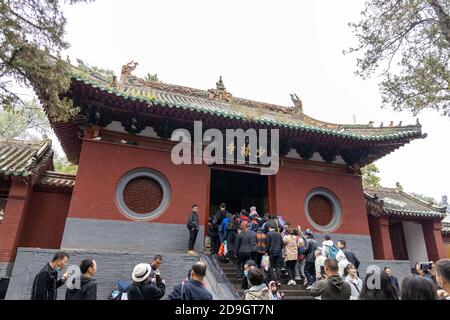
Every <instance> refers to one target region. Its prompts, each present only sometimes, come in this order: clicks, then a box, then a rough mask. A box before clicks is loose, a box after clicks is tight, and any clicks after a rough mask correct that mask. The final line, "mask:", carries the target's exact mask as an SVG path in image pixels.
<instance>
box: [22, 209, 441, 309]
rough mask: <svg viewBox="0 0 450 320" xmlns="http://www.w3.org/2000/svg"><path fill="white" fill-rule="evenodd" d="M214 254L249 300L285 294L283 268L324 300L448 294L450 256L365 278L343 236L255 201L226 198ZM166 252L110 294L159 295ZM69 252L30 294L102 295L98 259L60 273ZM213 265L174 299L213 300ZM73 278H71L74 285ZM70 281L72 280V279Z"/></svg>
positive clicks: (213, 222) (193, 226)
mask: <svg viewBox="0 0 450 320" xmlns="http://www.w3.org/2000/svg"><path fill="white" fill-rule="evenodd" d="M197 211H198V207H197V206H196V205H194V206H192V213H191V215H190V217H189V221H188V224H187V227H188V229H189V233H190V240H189V253H190V254H191V253H192V252H193V248H194V245H195V239H196V236H197V233H198V226H199V224H198V215H197ZM208 227H209V236H210V238H211V250H212V254H213V255H216V257H217V258H218V259H222V260H224V261H234V262H235V263H236V266H237V267H236V278H237V279H241V280H242V284H241V286H242V289H244V290H245V291H244V294H243V297H242V298H243V299H245V300H281V299H283V297H284V296H283V293H282V292H280V286H281V285H282V283H281V280H282V273H283V272H287V275H288V279H289V280H288V282H287V285H294V286H295V285H297V284H302V285H303V286H305V287H306V289H307V290H308V291H309V293H310V295H311V296H313V297H318V298H320V299H322V300H398V299H401V300H436V299H448V300H450V297H449V293H450V259H442V260H439V261H438V262H436V263H433V262H429V263H418V264H417V265H416V268H415V269H414V274H411V275H409V276H406V277H405V278H404V279H403V281H402V283H401V286H400V285H399V281H398V280H397V278H396V277H395V275H394V274H393V271H392V269H391V268H390V267H385V268H384V269H380V268H373V269H372V271H368V272H367V273H366V275H365V279H364V280H363V279H360V277H359V271H358V268H359V266H360V261H359V260H358V258H357V256H356V255H355V253H354V252H352V251H351V250H350V249H349V248H347V244H346V242H345V240H342V239H341V240H338V241H337V242H336V243H335V242H334V241H333V239H332V238H331V236H330V235H325V239H324V241H323V242H322V243H321V244H320V245H319V242H318V241H317V240H316V239H315V237H314V233H313V231H312V230H310V229H307V230H305V231H303V230H302V228H301V227H300V226H297V227H296V228H294V227H292V226H291V225H290V224H289V222H285V221H284V220H283V219H282V218H281V217H277V216H274V215H270V214H265V215H264V216H262V217H261V216H260V215H259V214H258V213H257V211H256V208H255V207H251V208H250V210H249V212H247V211H245V210H242V211H241V212H240V213H237V214H234V215H232V214H230V213H228V212H227V211H226V205H225V203H222V204H221V205H220V210H219V211H218V212H217V213H216V214H215V215H214V217H212V218H211V219H210V221H209V226H208ZM162 259H163V258H162V256H161V255H156V256H154V257H153V259H152V261H150V263H139V264H137V265H136V266H135V267H134V269H133V271H132V273H131V279H132V282H128V281H127V280H122V281H119V283H118V287H119V288H118V289H119V290H115V291H114V292H112V294H111V297H110V299H114V300H158V299H162V298H163V297H164V296H165V295H166V282H165V280H164V279H163V277H162V276H161V273H160V270H159V269H160V266H161V263H162ZM68 260H69V255H68V254H67V253H65V252H62V251H60V252H57V253H56V254H55V256H54V257H53V259H52V261H50V262H49V263H48V264H46V265H45V266H44V267H43V268H42V269H41V270H40V271H39V273H38V274H37V275H36V276H35V279H34V281H33V286H32V292H31V299H32V300H56V298H57V290H58V288H59V287H61V286H62V285H63V284H65V283H66V282H67V281H75V282H76V281H78V280H79V283H78V284H79V285H77V286H73V285H69V286H68V289H67V290H66V296H65V298H66V300H96V299H97V283H96V281H95V274H96V272H97V268H98V266H97V263H96V261H95V260H92V259H84V260H82V261H81V263H80V266H79V270H80V273H81V275H79V279H76V278H75V277H71V275H69V274H68V273H67V272H65V273H64V274H63V276H62V277H61V278H58V272H60V271H62V270H64V269H65V268H66V266H67V264H68ZM206 270H207V266H206V264H205V263H204V262H203V261H198V262H196V263H194V265H193V266H192V268H191V269H190V270H189V272H188V273H187V277H186V278H185V279H184V280H182V281H180V283H178V284H177V285H175V286H174V287H173V290H172V292H171V293H169V294H168V295H167V299H169V300H212V298H213V296H212V294H211V293H210V292H209V291H208V289H207V288H206V284H205V276H206ZM75 282H72V284H75ZM69 284H70V283H69Z"/></svg>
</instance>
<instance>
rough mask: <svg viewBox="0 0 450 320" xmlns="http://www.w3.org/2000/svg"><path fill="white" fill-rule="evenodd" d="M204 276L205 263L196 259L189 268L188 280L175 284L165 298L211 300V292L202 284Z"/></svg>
mask: <svg viewBox="0 0 450 320" xmlns="http://www.w3.org/2000/svg"><path fill="white" fill-rule="evenodd" d="M205 276H206V264H205V263H204V262H202V261H197V262H196V263H194V265H193V266H192V268H191V271H190V277H189V280H187V281H186V280H185V281H182V282H181V283H180V284H178V285H176V286H175V287H174V288H173V291H172V292H171V293H170V294H169V295H168V297H167V300H212V299H213V296H212V294H211V293H210V292H209V291H208V289H206V288H205V285H204V279H205Z"/></svg>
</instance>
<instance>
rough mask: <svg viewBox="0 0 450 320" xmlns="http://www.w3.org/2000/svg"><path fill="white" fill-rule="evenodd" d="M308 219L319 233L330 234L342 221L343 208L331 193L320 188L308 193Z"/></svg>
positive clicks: (306, 202) (306, 205) (306, 207)
mask: <svg viewBox="0 0 450 320" xmlns="http://www.w3.org/2000/svg"><path fill="white" fill-rule="evenodd" d="M305 213H306V218H307V219H308V221H309V222H310V223H311V225H312V226H313V227H314V228H316V229H317V230H319V231H324V232H330V231H333V230H334V229H336V228H337V227H338V225H339V223H340V221H341V207H340V205H339V201H338V199H337V198H336V196H335V195H334V194H333V193H331V192H330V191H328V190H326V189H323V188H318V189H314V190H312V191H311V192H309V193H308V195H307V196H306V200H305Z"/></svg>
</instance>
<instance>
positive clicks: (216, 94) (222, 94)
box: [208, 76, 232, 102]
mask: <svg viewBox="0 0 450 320" xmlns="http://www.w3.org/2000/svg"><path fill="white" fill-rule="evenodd" d="M208 92H209V99H216V100H221V101H225V102H231V99H232V95H231V93H229V92H228V91H227V90H226V89H225V85H224V84H223V80H222V76H220V77H219V81H217V82H216V89H209V90H208Z"/></svg>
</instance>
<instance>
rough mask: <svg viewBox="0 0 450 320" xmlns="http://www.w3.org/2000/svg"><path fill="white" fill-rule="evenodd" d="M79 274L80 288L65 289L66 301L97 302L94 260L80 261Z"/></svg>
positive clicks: (95, 264)
mask: <svg viewBox="0 0 450 320" xmlns="http://www.w3.org/2000/svg"><path fill="white" fill-rule="evenodd" d="M80 272H81V277H80V288H79V289H77V288H73V289H67V291H66V300H97V283H96V282H95V279H94V276H95V273H96V272H97V263H96V262H95V260H92V259H84V260H83V261H81V263H80Z"/></svg>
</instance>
